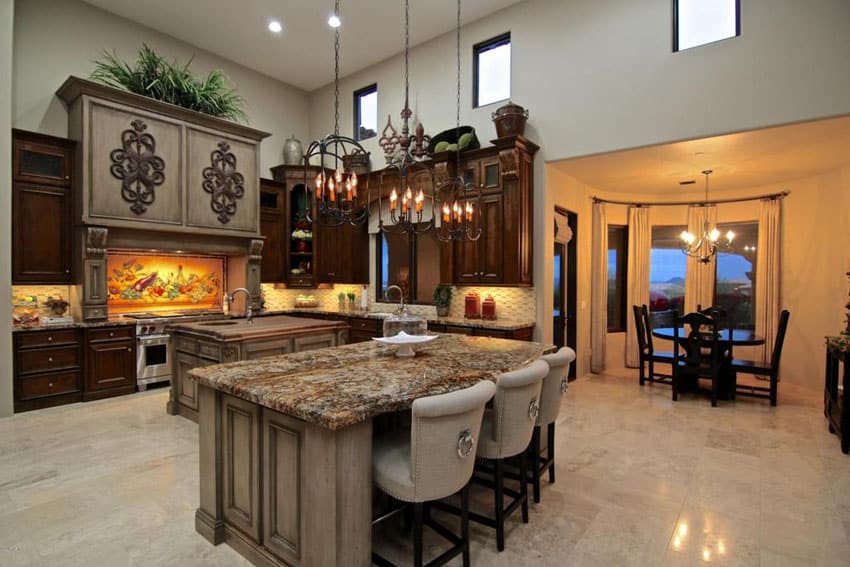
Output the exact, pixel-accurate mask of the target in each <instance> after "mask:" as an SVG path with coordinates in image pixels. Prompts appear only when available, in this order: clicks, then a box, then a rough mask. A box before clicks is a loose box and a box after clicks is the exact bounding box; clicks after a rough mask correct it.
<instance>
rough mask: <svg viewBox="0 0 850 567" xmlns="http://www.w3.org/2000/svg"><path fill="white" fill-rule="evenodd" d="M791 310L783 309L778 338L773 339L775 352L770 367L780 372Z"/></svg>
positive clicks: (777, 332) (771, 356) (777, 330)
mask: <svg viewBox="0 0 850 567" xmlns="http://www.w3.org/2000/svg"><path fill="white" fill-rule="evenodd" d="M790 318H791V312H790V311H788V310H787V309H783V310H782V313H780V314H779V325H778V326H777V328H776V338H775V339H774V341H773V352H772V353H771V355H770V367H771V369H772V370H773V371H774V372H776V373H777V374H779V361H780V360H781V359H782V346H783V345H784V344H785V332H786V331H787V330H788V319H790Z"/></svg>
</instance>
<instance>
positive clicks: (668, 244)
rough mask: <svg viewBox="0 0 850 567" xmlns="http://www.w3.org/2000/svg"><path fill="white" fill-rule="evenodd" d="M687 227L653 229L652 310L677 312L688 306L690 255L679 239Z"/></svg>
mask: <svg viewBox="0 0 850 567" xmlns="http://www.w3.org/2000/svg"><path fill="white" fill-rule="evenodd" d="M685 229H686V227H684V226H654V227H652V249H651V250H650V253H649V310H650V311H666V310H668V309H675V310H676V311H678V312H679V313H681V312H682V310H683V309H684V306H685V271H686V270H687V256H685V254H684V253H683V252H682V240H681V238H680V237H679V235H680V234H682V231H683V230H685Z"/></svg>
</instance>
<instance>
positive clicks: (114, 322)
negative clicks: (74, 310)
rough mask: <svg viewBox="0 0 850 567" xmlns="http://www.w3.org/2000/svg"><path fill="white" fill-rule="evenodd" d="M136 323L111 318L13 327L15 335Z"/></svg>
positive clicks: (125, 319)
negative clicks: (28, 332)
mask: <svg viewBox="0 0 850 567" xmlns="http://www.w3.org/2000/svg"><path fill="white" fill-rule="evenodd" d="M135 324H136V321H135V320H133V319H128V318H125V317H110V318H108V319H106V320H104V321H74V322H73V323H62V324H61V325H38V324H36V325H31V324H24V325H16V326H14V327H12V332H13V333H21V332H27V331H54V330H59V329H90V328H95V327H114V326H116V325H135Z"/></svg>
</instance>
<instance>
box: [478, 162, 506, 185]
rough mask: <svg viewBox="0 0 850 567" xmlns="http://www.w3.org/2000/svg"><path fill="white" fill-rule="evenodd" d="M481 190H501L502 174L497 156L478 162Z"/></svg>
mask: <svg viewBox="0 0 850 567" xmlns="http://www.w3.org/2000/svg"><path fill="white" fill-rule="evenodd" d="M480 172H481V173H480V175H481V181H480V184H481V190H482V191H485V192H493V191H501V190H502V174H501V173H502V172H501V168H500V167H499V156H498V155H496V156H493V157H489V158H482V159H481V162H480Z"/></svg>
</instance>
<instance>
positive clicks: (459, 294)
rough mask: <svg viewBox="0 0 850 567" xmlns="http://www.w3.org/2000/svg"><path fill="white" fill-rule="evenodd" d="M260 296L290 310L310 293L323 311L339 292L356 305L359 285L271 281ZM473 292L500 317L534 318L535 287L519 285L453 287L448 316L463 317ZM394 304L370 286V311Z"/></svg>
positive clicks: (335, 304)
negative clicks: (294, 285) (297, 285)
mask: <svg viewBox="0 0 850 567" xmlns="http://www.w3.org/2000/svg"><path fill="white" fill-rule="evenodd" d="M262 288H263V298H264V299H265V302H266V303H265V308H266V309H268V310H281V309H292V308H293V307H294V306H295V298H296V297H297V296H299V295H311V296H313V297H314V298H316V300H317V301H318V304H319V305H318V307H317V308H318V309H322V310H326V311H337V310H339V300H338V298H337V296H338V295H339V294H340V293H349V292H351V293H354V294H355V295H356V296H357V298H356V300H355V304H356V305H357V306H359V305H360V292H361V290H362V289H363V286H362V285H356V284H350V285H348V284H343V285H341V284H337V285H335V286H334V287H333V288H332V289H275V287H274V285H273V284H263V285H262ZM472 291H475V292H477V293H478V295H479V296H481V300H482V301H483V300H484V299H485V298H486V297H487V296H488V295H492V296H493V299H495V300H496V314H497V316H498V318H499V319H511V320H518V321H535V320H536V317H535V314H536V303H537V299H536V295H535V293H534V288H518V287H478V286H468V287H467V286H464V287H460V286H458V287H454V288H452V292H453V293H452V303H451V307H450V309H449V316H450V317H463V298H464V296H465V295H466V294H467V293H470V292H472ZM395 307H396V303H384V302H376V301H375V288H374V287H373V286H369V310H370V311H388V312H389V311H393V310H394V309H395ZM409 307H410V312H411V313H415V314H417V315H423V316H428V317H433V316H435V315H436V313H437V311H436V308H435V307H434V306H433V305H410V306H409Z"/></svg>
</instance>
